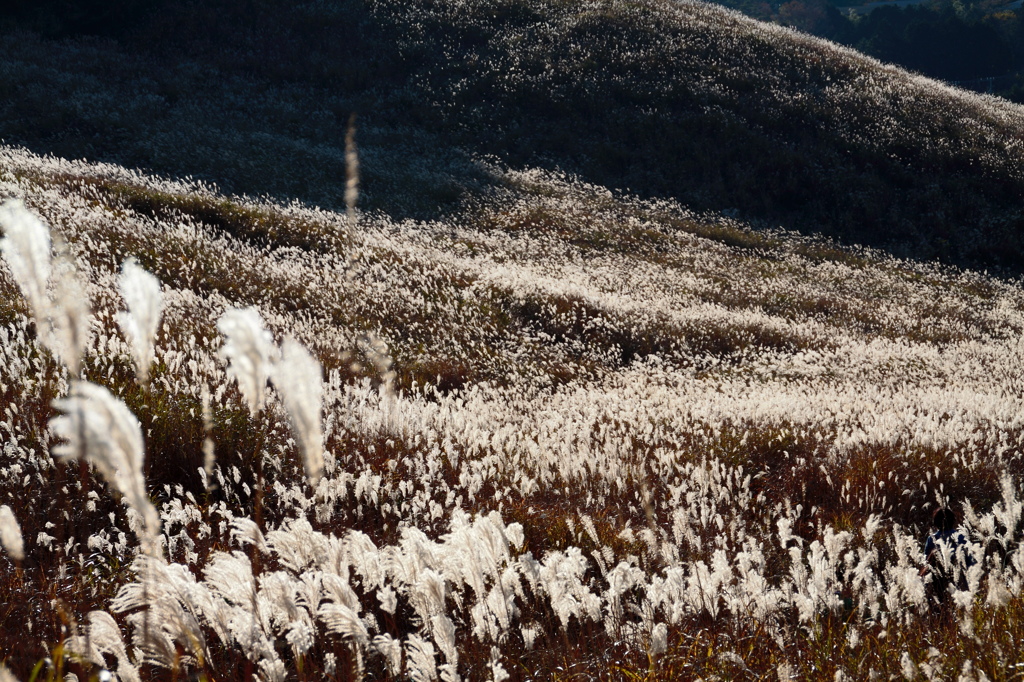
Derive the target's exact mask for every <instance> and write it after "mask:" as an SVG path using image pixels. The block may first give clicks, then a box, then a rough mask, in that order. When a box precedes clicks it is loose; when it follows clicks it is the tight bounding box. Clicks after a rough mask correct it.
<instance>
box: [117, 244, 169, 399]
mask: <svg viewBox="0 0 1024 682" xmlns="http://www.w3.org/2000/svg"><path fill="white" fill-rule="evenodd" d="M118 284H120V287H121V296H122V297H123V298H124V302H125V304H126V305H127V306H128V310H127V312H121V313H118V315H117V324H118V326H120V327H121V331H122V332H124V335H125V336H126V337H127V338H128V341H129V343H131V348H132V358H133V359H134V360H135V367H136V371H137V372H138V377H139V381H140V382H141V383H142V384H146V383H147V382H148V380H149V368H150V366H151V365H152V364H153V349H154V345H155V343H156V334H157V331H158V330H159V329H160V315H161V313H162V311H163V294H162V293H161V291H160V281H159V280H158V279H157V278H156V277H154V276H153V275H151V274H149V273H148V272H146V271H145V270H144V269H142V268H141V267H140V266H139V265H138V263H136V262H135V261H134V260H127V261H125V263H124V265H123V266H122V267H121V277H120V279H119V280H118Z"/></svg>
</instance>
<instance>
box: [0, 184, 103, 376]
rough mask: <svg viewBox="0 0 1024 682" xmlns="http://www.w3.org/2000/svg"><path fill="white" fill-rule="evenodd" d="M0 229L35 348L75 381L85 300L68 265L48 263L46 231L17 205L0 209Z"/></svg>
mask: <svg viewBox="0 0 1024 682" xmlns="http://www.w3.org/2000/svg"><path fill="white" fill-rule="evenodd" d="M0 225H2V226H3V228H4V232H5V234H6V236H5V237H4V239H3V240H2V241H0V251H2V252H3V257H4V260H5V261H7V267H9V268H10V270H11V274H12V275H14V280H15V281H16V282H17V283H18V287H19V288H20V289H21V291H22V293H23V294H24V295H25V298H27V299H28V302H29V305H30V306H31V308H32V317H33V318H34V319H35V322H36V333H37V337H38V339H39V342H40V343H41V344H43V346H44V347H45V348H47V349H48V350H49V351H50V352H51V353H53V355H54V356H56V357H58V358H60V360H61V361H63V362H64V363H65V364H66V365H67V366H68V369H69V370H71V374H72V376H78V372H79V369H80V366H81V358H82V354H83V353H84V351H85V347H86V346H87V345H88V342H89V299H88V298H87V296H86V295H85V291H86V288H85V286H84V285H83V283H82V282H81V281H80V278H79V277H78V275H77V273H76V272H75V266H74V264H73V262H72V261H71V259H70V258H68V257H67V256H65V255H61V256H60V257H59V258H58V259H57V262H56V263H53V261H52V258H51V255H50V247H51V240H50V230H49V228H48V227H46V225H44V224H43V223H42V221H40V220H39V219H38V218H37V217H35V215H33V214H32V213H31V212H30V211H29V210H28V209H27V208H25V205H24V204H23V203H22V202H21V201H17V200H16V201H8V202H6V203H4V204H3V206H0ZM54 265H56V267H54ZM51 280H53V281H52V284H53V297H52V298H51V296H50V294H49V293H48V292H47V285H48V284H49V283H51Z"/></svg>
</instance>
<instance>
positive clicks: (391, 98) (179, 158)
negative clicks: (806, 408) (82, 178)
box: [0, 0, 1024, 271]
mask: <svg viewBox="0 0 1024 682" xmlns="http://www.w3.org/2000/svg"><path fill="white" fill-rule="evenodd" d="M159 7H160V9H159V11H154V12H152V13H151V14H150V15H148V18H146V19H144V20H140V21H138V22H133V23H132V24H131V25H129V26H122V27H118V28H116V30H115V29H112V31H113V32H114V33H117V34H118V36H119V39H120V40H121V42H120V43H118V44H112V43H106V42H102V41H100V42H97V41H95V40H93V41H89V40H85V39H81V38H78V39H74V40H71V42H64V43H63V44H62V45H60V46H57V45H53V44H49V45H46V44H44V45H38V44H35V43H33V42H32V41H31V40H29V39H27V38H25V37H24V36H21V37H19V38H18V39H17V40H15V41H13V43H12V44H9V45H7V46H6V47H5V50H6V51H7V57H6V63H7V76H6V78H5V79H3V80H6V82H7V89H8V91H10V92H13V91H14V90H12V89H11V88H13V87H14V84H15V83H17V87H18V89H19V90H18V91H19V92H25V93H28V96H27V97H25V98H24V101H13V100H9V101H8V103H7V105H6V107H4V108H3V111H2V112H0V135H2V136H5V137H7V138H8V139H9V140H15V141H17V140H21V141H24V142H26V143H28V144H29V145H30V146H31V147H32V148H33V149H36V150H38V151H50V150H52V151H55V152H57V153H59V154H61V155H63V156H73V157H74V156H80V155H86V156H89V157H92V158H96V157H97V156H99V157H103V158H108V159H110V160H113V161H117V162H120V163H127V164H129V165H140V166H145V167H151V168H155V169H156V170H159V171H163V172H170V173H174V174H179V175H183V174H194V173H198V174H200V175H201V176H202V177H206V178H208V179H212V180H215V181H217V182H220V183H222V184H223V185H224V186H225V187H227V188H228V189H229V190H230V191H235V192H247V193H251V194H262V193H265V192H269V193H272V194H276V195H277V196H281V197H294V196H300V197H302V198H305V199H307V200H311V201H314V202H316V203H319V204H322V205H326V206H335V207H336V206H338V205H339V202H340V194H339V191H338V187H339V186H340V182H339V178H340V177H342V175H343V170H342V169H343V166H342V165H341V154H340V149H341V147H342V139H343V135H344V127H345V123H346V120H347V117H348V113H349V112H351V111H359V112H360V113H361V114H362V115H363V117H362V119H361V121H362V123H361V125H362V126H365V130H364V134H363V135H362V136H361V140H362V143H363V146H364V150H365V153H366V154H367V155H368V157H369V158H368V160H367V161H368V162H367V163H366V164H365V165H366V167H367V169H368V170H367V177H366V182H365V185H366V189H367V194H368V196H367V201H369V202H370V203H369V204H367V205H368V206H376V207H380V208H382V209H384V210H386V211H388V212H389V213H392V214H393V215H420V216H423V215H428V214H431V213H433V214H436V211H437V209H438V208H440V209H441V211H442V212H443V211H445V210H450V209H451V208H453V207H454V205H455V204H454V201H455V200H456V199H457V198H458V196H459V195H460V193H462V192H464V191H466V188H467V187H468V188H470V189H472V188H480V187H481V186H485V185H486V184H487V183H488V182H489V181H490V180H492V179H489V178H488V177H487V175H486V173H481V171H480V169H478V168H474V166H473V164H472V162H470V161H468V160H467V158H466V156H465V153H468V154H471V155H474V154H475V155H479V154H490V155H495V156H496V157H498V158H499V159H501V160H502V161H503V162H505V163H508V164H510V165H512V166H513V167H515V166H538V165H539V166H544V167H548V168H553V167H556V166H557V167H560V168H563V169H565V170H568V171H571V172H573V173H575V174H578V175H580V176H581V177H583V178H584V179H586V180H588V181H591V182H596V183H598V184H601V185H605V186H609V187H617V188H627V187H628V188H629V189H630V190H631V191H632V192H635V193H637V194H639V195H641V196H661V197H674V198H676V199H679V200H681V201H683V202H684V203H687V204H689V205H692V206H694V207H697V208H701V209H712V210H734V211H738V212H739V214H740V215H742V216H743V217H744V218H745V219H747V220H749V221H753V222H755V223H758V222H760V223H763V224H767V225H769V226H774V225H783V226H785V227H787V228H791V229H798V230H800V231H803V232H805V233H825V234H828V235H832V236H835V237H839V238H841V239H843V240H846V241H848V242H851V243H868V244H872V245H875V246H880V247H884V248H889V249H895V250H896V251H897V252H898V253H900V254H901V255H905V256H912V257H918V258H925V259H930V258H942V259H944V260H947V261H952V262H958V263H968V264H975V265H982V266H1005V267H1007V268H1010V269H1011V270H1012V271H1019V270H1020V267H1021V264H1022V261H1021V258H1022V253H1024V248H1022V244H1021V241H1020V239H1021V236H1020V232H1021V230H1020V227H1021V216H1020V211H1019V197H1020V196H1021V195H1022V190H1024V179H1022V177H1021V171H1020V168H1021V129H1022V123H1021V121H1022V115H1021V110H1020V108H1019V107H1017V106H1016V105H1011V104H1008V103H1005V102H1002V101H999V100H993V99H985V98H981V97H977V96H974V95H970V94H966V93H963V92H959V91H955V90H952V89H949V88H946V87H944V86H941V85H939V84H937V83H935V82H932V81H928V80H926V79H922V78H917V77H914V76H912V75H909V74H907V73H905V72H903V71H900V70H898V69H894V68H890V67H887V66H884V65H882V64H879V63H878V62H875V61H873V60H870V59H867V58H864V57H862V56H860V55H858V54H856V53H853V52H851V51H848V50H844V49H839V48H837V47H835V46H833V45H830V44H827V43H824V42H822V41H819V40H816V39H812V38H809V37H807V36H802V35H799V34H796V33H794V32H790V31H787V30H784V29H780V28H778V27H773V26H770V25H766V24H759V23H757V22H754V21H751V20H747V19H745V18H743V17H741V16H739V15H736V14H732V13H729V12H727V11H725V10H722V9H720V8H717V7H714V6H707V5H702V4H691V3H670V2H660V1H653V0H649V1H647V2H621V1H608V2H599V3H589V4H580V3H571V2H547V3H526V2H521V1H519V0H500V1H498V2H458V3H455V2H447V1H439V2H411V3H410V2H389V1H385V0H378V1H375V2H365V3H364V2H355V1H346V2H336V3H331V4H321V3H309V4H303V5H298V6H296V7H291V6H289V7H290V9H289V10H287V11H284V10H282V8H281V7H280V6H278V5H277V4H275V3H251V4H245V5H243V4H240V3H234V2H227V1H225V2H222V3H219V4H218V5H215V6H208V5H206V4H205V3H199V4H194V3H190V2H188V1H187V0H167V1H166V2H164V3H163V4H162V5H159ZM228 26H230V27H231V29H230V30H228V29H227V27H228ZM69 32H70V33H72V34H73V33H74V32H73V31H70V30H69ZM183 55H188V59H187V60H186V59H183V57H182V56H183ZM129 62H130V65H129ZM204 74H205V75H204ZM80 76H87V77H84V78H83V77H80ZM36 78H38V81H37V80H35V79H36ZM58 91H59V92H63V93H64V95H63V96H61V97H58V98H57V100H58V101H57V102H54V99H55V98H54V97H53V96H52V95H53V93H54V92H58ZM269 93H272V94H271V95H270V96H269V97H268V96H267V95H268V94H269ZM33 102H35V104H33ZM32 107H37V108H38V109H39V110H38V111H37V110H35V109H33V108H32ZM44 110H45V111H44ZM44 113H45V115H44ZM183 149H188V150H189V152H188V153H187V154H185V153H184V152H183V151H182V150H183ZM458 150H464V152H460V151H458ZM374 161H376V163H374Z"/></svg>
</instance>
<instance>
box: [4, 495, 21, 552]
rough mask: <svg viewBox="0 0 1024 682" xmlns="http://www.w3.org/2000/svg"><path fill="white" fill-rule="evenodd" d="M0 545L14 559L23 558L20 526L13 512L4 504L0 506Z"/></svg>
mask: <svg viewBox="0 0 1024 682" xmlns="http://www.w3.org/2000/svg"><path fill="white" fill-rule="evenodd" d="M0 545H3V546H4V549H5V550H7V553H8V554H10V555H11V557H12V558H14V560H15V561H22V560H23V559H24V558H25V543H24V542H23V541H22V539H21V526H19V525H18V519H16V518H15V517H14V512H13V511H11V508H10V507H8V506H7V505H6V504H5V505H3V506H0Z"/></svg>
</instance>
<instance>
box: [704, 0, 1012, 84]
mask: <svg viewBox="0 0 1024 682" xmlns="http://www.w3.org/2000/svg"><path fill="white" fill-rule="evenodd" d="M719 2H720V4H722V5H725V6H727V7H731V8H733V9H736V10H739V11H741V12H743V13H744V14H747V15H748V16H751V17H754V18H756V19H761V20H764V21H773V22H776V23H779V24H784V25H786V26H792V27H794V28H797V29H799V30H801V31H805V32H807V33H812V34H814V35H817V36H821V37H823V38H828V39H829V40H833V41H835V42H837V43H841V44H843V45H849V46H850V47H853V48H855V49H857V50H859V51H861V52H864V53H865V54H869V55H871V56H873V57H876V58H878V59H881V60H882V61H885V62H890V63H893V64H898V65H900V66H904V67H906V68H909V69H911V70H913V71H917V72H919V73H922V74H924V75H926V76H930V77H932V78H939V79H942V80H944V81H949V82H958V81H975V80H980V79H990V78H993V77H995V78H994V79H993V81H992V85H993V91H994V92H995V94H999V95H1002V96H1004V97H1007V98H1008V99H1011V100H1014V101H1016V102H1022V103H1024V78H1022V77H1021V72H1022V70H1024V21H1022V18H1024V10H1022V9H1021V8H1020V6H1019V5H1020V3H1007V2H1006V0H977V1H975V2H970V1H969V0H965V1H962V0H933V1H931V2H927V1H926V2H921V3H919V4H913V5H905V6H902V7H900V6H896V3H893V5H892V6H881V7H878V6H875V7H874V8H872V9H870V10H869V9H868V8H867V7H861V6H860V5H859V4H858V3H855V2H854V3H851V2H850V1H849V0H839V1H838V2H832V1H831V0H785V1H780V0H768V1H765V0H719ZM1014 5H1016V7H1014ZM963 84H964V85H969V86H974V88H975V89H986V86H987V85H988V84H987V83H963Z"/></svg>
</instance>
